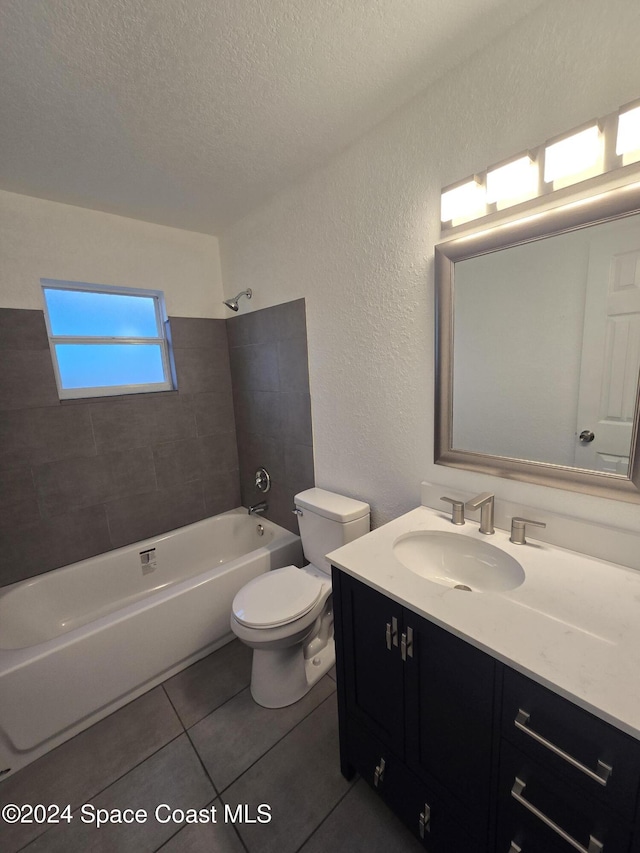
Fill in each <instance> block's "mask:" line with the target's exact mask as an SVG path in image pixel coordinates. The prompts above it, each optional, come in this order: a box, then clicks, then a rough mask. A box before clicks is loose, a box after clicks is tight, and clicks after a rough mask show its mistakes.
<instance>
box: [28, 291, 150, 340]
mask: <svg viewBox="0 0 640 853" xmlns="http://www.w3.org/2000/svg"><path fill="white" fill-rule="evenodd" d="M44 294H45V299H46V302H47V309H48V313H49V325H50V328H51V334H52V335H78V336H81V337H99V338H110V337H117V338H157V337H159V336H160V333H159V330H158V323H157V318H156V310H155V300H154V299H153V297H151V296H129V295H128V294H127V295H125V294H120V293H95V292H91V291H85V290H55V289H53V288H45V289H44Z"/></svg>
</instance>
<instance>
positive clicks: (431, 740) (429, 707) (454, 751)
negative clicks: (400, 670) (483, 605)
mask: <svg viewBox="0 0 640 853" xmlns="http://www.w3.org/2000/svg"><path fill="white" fill-rule="evenodd" d="M410 629H413V643H412V646H411V647H410V648H409V649H408V651H407V661H406V665H405V702H406V709H407V713H406V720H407V737H406V761H407V764H408V765H409V767H410V768H411V769H412V770H413V771H414V772H415V773H416V774H417V775H419V776H420V777H421V778H422V779H424V780H425V782H427V783H428V784H430V785H433V784H434V782H435V783H437V784H438V785H440V786H442V788H444V789H445V790H446V792H447V794H448V795H449V796H451V795H453V797H454V798H456V799H457V801H458V802H459V803H460V804H461V806H462V809H461V815H464V816H465V819H466V821H468V825H469V826H470V827H471V828H472V831H475V832H476V833H477V832H478V830H480V832H481V833H485V832H486V827H487V821H488V817H487V816H488V812H489V802H490V788H491V759H492V740H493V705H494V692H495V661H494V660H493V659H492V658H490V657H489V656H488V655H486V654H484V653H483V652H481V651H479V650H478V649H475V648H474V647H473V646H470V645H469V644H468V643H466V642H464V641H463V640H460V639H459V638H457V637H454V636H453V635H452V634H450V633H449V632H448V631H444V630H443V629H442V628H439V627H438V626H437V625H434V624H433V623H431V622H428V621H427V620H425V619H422V618H420V617H418V616H415V615H414V614H412V613H411V612H409V611H406V613H405V631H407V632H408V631H409V630H410Z"/></svg>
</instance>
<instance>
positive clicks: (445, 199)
mask: <svg viewBox="0 0 640 853" xmlns="http://www.w3.org/2000/svg"><path fill="white" fill-rule="evenodd" d="M485 207H486V190H485V188H484V186H483V184H482V182H481V181H480V180H479V179H478V178H477V177H475V176H474V177H473V178H470V179H467V180H465V181H463V182H462V183H457V184H452V185H451V186H450V187H446V188H445V189H444V190H442V195H441V198H440V210H441V219H442V221H443V222H448V221H451V222H453V223H455V224H456V225H457V224H459V223H462V222H468V221H469V220H470V219H475V218H476V217H477V216H480V215H482V212H483V211H484V209H485Z"/></svg>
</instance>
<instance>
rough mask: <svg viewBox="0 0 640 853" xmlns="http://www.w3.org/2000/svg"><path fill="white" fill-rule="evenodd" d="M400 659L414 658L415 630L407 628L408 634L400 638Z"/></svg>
mask: <svg viewBox="0 0 640 853" xmlns="http://www.w3.org/2000/svg"><path fill="white" fill-rule="evenodd" d="M400 657H401V658H402V660H406V659H407V658H412V657H413V628H407V633H406V634H402V636H401V637H400Z"/></svg>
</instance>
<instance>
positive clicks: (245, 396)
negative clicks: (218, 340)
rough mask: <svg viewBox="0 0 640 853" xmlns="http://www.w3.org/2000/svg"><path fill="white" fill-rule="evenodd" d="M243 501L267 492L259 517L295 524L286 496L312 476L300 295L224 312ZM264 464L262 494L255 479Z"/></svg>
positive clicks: (255, 499) (307, 484) (246, 502)
mask: <svg viewBox="0 0 640 853" xmlns="http://www.w3.org/2000/svg"><path fill="white" fill-rule="evenodd" d="M227 331H228V334H229V356H230V360H231V376H232V380H233V381H232V386H233V400H234V407H235V417H236V434H237V438H238V456H239V458H240V488H241V494H242V505H243V506H249V505H250V504H254V503H257V502H258V501H260V500H263V499H266V501H267V503H268V506H269V508H268V510H267V512H266V513H265V515H266V517H267V518H268V519H270V520H271V521H274V522H275V523H276V524H279V525H281V526H282V527H285V528H286V529H287V530H291V531H293V532H294V533H297V532H298V525H297V522H296V519H295V516H293V515H292V512H291V510H292V509H293V497H294V495H295V494H296V493H297V492H301V491H303V490H304V489H309V488H311V487H312V486H313V485H314V483H315V479H314V468H313V439H312V432H311V398H310V395H309V367H308V359H307V327H306V318H305V301H304V299H296V300H295V301H293V302H285V303H284V304H283V305H275V306H273V307H271V308H264V309H262V310H261V311H254V312H252V313H250V314H241V315H239V316H238V317H232V318H231V319H230V320H227ZM261 466H264V467H265V468H266V469H267V471H268V472H269V474H270V475H271V479H272V487H271V490H270V491H269V492H268V494H267V495H264V494H262V493H261V492H259V491H258V490H257V489H256V487H255V472H256V470H257V469H258V468H259V467H261Z"/></svg>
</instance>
